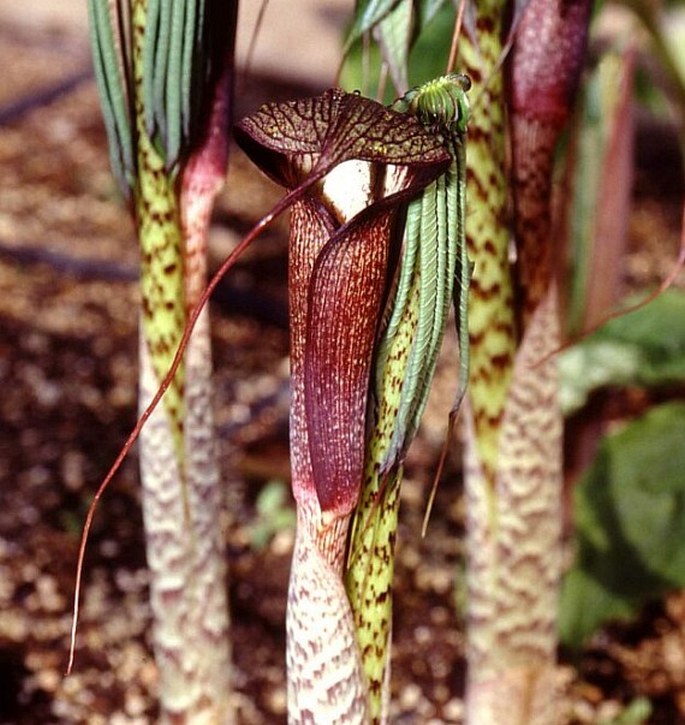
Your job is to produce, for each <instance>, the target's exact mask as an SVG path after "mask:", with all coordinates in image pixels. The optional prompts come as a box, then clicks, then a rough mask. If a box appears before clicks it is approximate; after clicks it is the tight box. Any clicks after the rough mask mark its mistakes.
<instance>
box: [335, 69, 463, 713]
mask: <svg viewBox="0 0 685 725" xmlns="http://www.w3.org/2000/svg"><path fill="white" fill-rule="evenodd" d="M469 87H470V81H469V79H468V78H467V77H466V76H462V75H457V74H451V75H448V76H444V77H443V78H440V79H438V80H436V81H431V82H430V83H427V84H425V85H424V86H421V87H420V88H418V89H414V90H412V91H409V93H407V94H406V95H405V96H404V97H403V98H402V99H400V100H399V101H398V102H397V103H396V104H395V108H396V110H401V111H406V112H410V113H414V114H415V115H416V116H417V117H418V118H419V120H420V121H421V122H422V123H423V124H424V125H425V126H427V127H428V128H429V129H430V130H431V131H433V132H434V133H435V134H438V135H439V136H440V137H441V139H442V141H443V144H444V146H445V148H446V149H447V150H448V151H449V153H450V156H451V159H452V162H451V165H450V167H449V169H448V170H447V172H446V173H445V174H444V175H443V176H441V177H440V178H438V180H436V181H435V182H433V183H432V184H431V185H430V186H428V187H426V189H425V190H424V192H423V194H422V196H421V197H419V198H417V199H415V200H413V201H412V202H410V204H409V207H408V211H407V221H406V225H405V232H404V249H403V254H402V259H401V263H400V270H399V274H398V280H397V287H396V291H395V295H394V300H393V306H392V312H391V313H390V317H389V320H388V323H387V326H386V328H385V331H384V333H383V336H382V338H381V341H380V344H379V348H378V352H377V357H376V379H375V397H376V402H377V406H376V410H375V411H374V426H373V428H372V431H371V437H370V440H369V442H368V445H367V451H366V461H365V471H364V482H363V489H362V495H361V500H360V503H359V505H358V508H357V513H356V516H355V521H354V528H353V532H352V539H351V545H350V554H349V560H348V564H347V572H346V588H347V592H348V596H349V599H350V603H351V606H352V610H353V613H354V617H355V625H356V628H357V640H358V643H359V650H360V652H361V657H362V663H363V666H364V670H365V673H366V676H367V679H368V682H369V699H370V703H369V704H370V715H371V718H372V722H380V721H381V720H382V719H383V714H384V713H385V712H386V709H387V702H388V697H389V694H388V690H387V686H388V681H387V661H388V650H389V645H390V636H391V622H392V597H391V586H392V576H393V568H394V566H393V561H394V544H395V532H396V528H397V513H398V509H399V498H400V497H399V483H400V480H401V477H402V460H403V458H404V455H405V453H406V450H407V448H408V446H409V444H410V443H411V441H412V439H413V437H414V435H415V433H416V430H417V428H418V424H419V421H420V418H421V414H422V413H423V409H424V407H425V404H426V400H427V397H428V391H429V387H430V381H431V379H432V376H433V373H434V371H435V365H436V361H437V356H438V351H439V348H440V345H441V342H442V337H443V333H444V330H445V324H446V321H447V316H448V313H449V305H450V302H451V301H452V300H454V304H455V306H456V310H457V328H458V332H459V339H460V358H461V360H460V366H461V370H460V375H459V394H458V397H457V400H456V402H455V407H454V409H453V414H452V415H451V419H453V417H454V412H455V411H456V409H457V408H458V406H459V403H460V402H461V399H462V397H463V394H464V391H465V388H466V382H467V379H468V351H469V348H468V331H467V293H468V287H469V281H470V272H471V267H470V264H469V262H468V259H467V256H466V240H465V229H464V213H465V188H464V187H465V161H466V159H465V134H466V124H467V122H468V113H469V106H468V101H467V98H466V91H467V90H468V89H469ZM455 280H458V281H457V284H456V285H455Z"/></svg>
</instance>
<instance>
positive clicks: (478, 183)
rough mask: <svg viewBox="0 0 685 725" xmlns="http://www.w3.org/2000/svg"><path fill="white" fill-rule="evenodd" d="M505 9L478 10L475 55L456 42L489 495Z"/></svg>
mask: <svg viewBox="0 0 685 725" xmlns="http://www.w3.org/2000/svg"><path fill="white" fill-rule="evenodd" d="M505 9H506V3H503V2H501V0H489V1H488V2H481V3H478V11H477V12H478V15H477V26H476V30H477V38H478V43H479V47H478V48H475V47H474V46H473V45H472V44H471V42H470V41H469V40H468V39H467V37H466V36H464V37H463V38H462V40H461V43H460V48H459V50H460V60H461V63H462V66H461V67H462V69H463V71H464V72H465V73H467V74H468V75H469V76H470V77H471V80H472V81H473V90H472V92H471V95H472V103H473V114H472V117H471V122H470V124H469V154H468V160H467V188H468V194H469V201H468V209H467V215H466V238H467V242H468V249H469V257H470V259H471V261H472V262H473V265H474V270H473V277H472V279H471V289H470V305H469V331H470V338H471V350H470V353H471V373H470V377H469V400H470V403H471V411H472V415H473V420H474V428H475V433H476V437H477V441H478V443H477V447H478V454H479V458H480V460H481V463H482V466H483V470H484V473H485V477H486V482H487V486H488V489H489V493H488V495H491V494H492V487H493V485H494V477H495V472H496V470H497V460H498V453H497V448H498V440H499V427H500V421H501V418H502V414H503V410H504V402H505V398H506V394H507V390H508V387H509V382H510V380H511V371H512V366H513V361H514V354H515V352H516V330H515V317H514V306H513V305H514V296H513V285H512V278H511V270H510V265H509V241H510V231H509V227H508V224H507V205H508V197H507V191H508V179H507V175H506V166H505V162H506V139H505V125H504V124H505V120H504V91H503V81H502V73H501V71H500V70H499V69H497V63H498V62H499V60H500V55H501V52H502V43H501V40H500V38H501V34H502V18H503V16H504V14H505Z"/></svg>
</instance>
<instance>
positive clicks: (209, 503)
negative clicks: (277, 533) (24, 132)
mask: <svg viewBox="0 0 685 725" xmlns="http://www.w3.org/2000/svg"><path fill="white" fill-rule="evenodd" d="M237 5H238V3H237V0H229V1H228V2H221V1H220V0H194V1H189V2H185V1H180V0H179V1H174V2H162V1H161V0H117V1H116V2H112V1H108V0H89V3H88V7H89V15H90V28H91V39H92V48H93V59H94V67H95V74H96V79H97V84H98V90H99V92H100V97H101V101H102V108H103V112H104V118H105V123H106V127H107V132H108V137H109V145H110V156H111V160H112V166H113V168H114V171H115V174H116V177H117V179H118V181H119V184H120V187H121V191H122V193H123V195H124V197H125V198H126V200H127V202H128V203H129V205H130V208H131V212H132V214H133V217H134V220H135V225H136V229H137V232H138V238H139V242H140V251H141V255H140V256H141V273H140V286H141V296H142V308H141V311H140V313H139V314H140V407H141V410H144V408H145V407H146V406H147V403H148V402H149V400H150V398H151V397H152V396H153V395H154V393H155V391H156V390H157V388H158V386H159V384H160V382H161V380H162V378H163V377H164V375H165V374H166V372H167V370H168V368H169V366H170V363H171V360H172V358H173V356H174V353H175V352H176V349H177V347H178V344H179V341H180V338H181V336H182V333H183V329H184V326H185V324H186V320H187V319H188V317H189V315H190V314H191V313H192V312H193V311H194V309H195V307H196V305H197V303H198V298H199V295H200V293H201V291H202V289H203V288H204V286H205V269H206V259H205V257H206V248H207V229H208V224H209V216H210V212H211V208H212V204H213V200H214V196H215V194H216V193H217V191H218V190H219V188H220V187H221V186H222V184H223V179H224V174H225V169H226V160H227V148H228V129H229V116H230V103H231V84H232V72H233V44H234V37H235V26H236V14H237ZM132 314H136V312H135V311H133V310H132ZM210 375H211V350H210V339H209V327H208V318H207V314H206V312H205V313H204V314H203V315H202V316H201V317H200V319H199V320H198V322H197V324H196V326H195V331H194V334H193V336H192V338H191V339H190V341H189V344H188V350H187V354H186V356H185V360H184V364H183V366H182V367H181V369H180V370H179V371H178V372H177V374H176V375H175V376H174V378H173V380H172V381H171V382H170V384H169V386H168V390H167V391H166V394H165V396H164V399H163V404H162V405H161V406H160V407H159V408H158V409H157V410H156V411H155V413H154V414H153V415H152V416H151V417H150V419H149V420H148V422H147V426H146V427H145V429H144V430H143V433H142V435H141V441H140V460H141V478H142V492H143V495H142V499H143V514H144V522H145V537H146V546H147V560H148V566H149V568H150V572H151V580H150V597H151V605H152V612H153V620H154V635H153V643H154V645H153V647H154V652H155V658H156V661H157V665H158V669H159V676H160V683H159V693H160V706H161V713H162V720H163V721H166V722H172V721H173V722H217V723H218V722H228V721H231V719H232V715H231V712H230V707H229V702H230V697H229V695H230V648H229V639H228V606H227V582H226V567H225V561H224V553H223V550H224V546H223V540H222V539H223V537H222V530H221V526H220V519H219V516H220V512H221V501H222V495H221V491H220V480H219V471H218V466H217V460H216V454H215V443H214V430H213V418H212V405H211V401H212V394H211V380H210Z"/></svg>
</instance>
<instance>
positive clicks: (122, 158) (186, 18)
mask: <svg viewBox="0 0 685 725" xmlns="http://www.w3.org/2000/svg"><path fill="white" fill-rule="evenodd" d="M206 2H207V0H168V2H162V0H148V2H147V6H146V10H145V13H146V15H145V34H144V39H143V61H142V62H143V72H142V84H143V109H142V112H143V113H144V117H145V128H146V130H147V133H148V135H149V136H150V138H152V139H154V140H155V145H156V146H158V148H159V149H160V153H161V154H162V156H163V157H164V161H165V166H166V169H167V170H168V171H171V170H172V169H174V167H175V166H176V164H177V163H178V161H179V158H180V157H181V156H182V155H184V153H185V152H187V149H188V145H189V143H190V142H191V141H192V137H193V135H194V132H195V131H196V129H195V127H194V126H195V125H196V124H195V122H196V121H197V120H198V118H199V116H201V113H200V112H199V110H198V109H199V108H200V107H201V106H202V103H203V101H204V100H205V99H204V98H203V97H202V93H203V88H204V85H205V83H206V82H207V80H208V76H209V74H210V72H212V71H213V70H216V65H215V64H216V63H217V62H218V61H219V58H218V57H217V58H214V57H213V54H214V55H216V53H215V51H216V50H217V49H216V48H214V47H211V41H210V36H212V34H213V33H216V30H215V29H214V28H213V27H209V26H208V19H207V12H206V7H205V5H206ZM88 10H89V15H90V29H91V45H92V48H93V60H94V67H95V77H96V80H97V84H98V90H99V93H100V98H101V105H102V110H103V116H104V119H105V125H106V127H107V136H108V139H109V147H110V159H111V163H112V167H113V169H114V173H115V175H116V177H117V180H118V181H119V184H120V186H121V188H122V191H123V192H124V193H125V194H126V195H128V194H129V191H130V188H131V187H132V186H133V184H134V183H135V177H136V173H137V170H136V163H135V150H134V146H135V138H134V134H133V132H132V128H131V118H132V117H133V115H134V113H135V111H134V109H133V108H132V106H131V104H132V98H133V95H134V94H133V88H132V83H133V78H132V68H131V48H130V44H131V38H130V35H128V34H127V33H126V32H125V27H124V26H125V24H126V18H128V16H129V15H130V13H131V1H130V0H112V1H110V0H88ZM214 22H217V21H216V20H215V21H214ZM201 49H205V50H204V51H202V50H201Z"/></svg>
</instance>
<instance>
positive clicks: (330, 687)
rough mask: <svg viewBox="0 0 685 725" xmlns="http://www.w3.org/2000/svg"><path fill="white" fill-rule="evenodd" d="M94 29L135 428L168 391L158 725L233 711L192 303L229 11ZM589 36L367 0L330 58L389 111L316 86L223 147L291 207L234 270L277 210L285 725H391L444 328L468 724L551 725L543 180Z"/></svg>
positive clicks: (531, 2)
mask: <svg viewBox="0 0 685 725" xmlns="http://www.w3.org/2000/svg"><path fill="white" fill-rule="evenodd" d="M109 8H113V9H114V12H113V13H112V12H110V11H109ZM450 10H451V13H452V14H451V25H452V26H453V28H454V32H453V43H452V52H451V53H450V57H449V58H445V59H444V64H443V68H444V74H442V75H439V76H436V77H429V78H419V79H415V78H414V79H413V80H418V81H420V82H419V85H418V86H417V87H415V88H412V89H408V84H409V81H410V79H412V76H413V73H412V68H411V63H410V58H411V52H412V48H413V47H414V43H415V41H416V40H417V39H419V40H420V36H421V32H422V31H423V29H425V28H426V27H427V26H428V25H429V24H430V22H431V21H432V20H434V19H435V18H436V17H438V15H440V16H441V17H444V16H445V13H446V11H450ZM91 11H92V21H93V29H94V40H95V43H94V48H95V54H96V67H97V70H98V80H99V84H100V88H101V93H102V95H103V99H104V106H105V112H106V113H105V116H106V120H107V123H108V129H109V131H110V139H111V148H112V157H113V162H114V166H115V169H116V170H117V172H118V176H119V178H120V180H121V182H122V188H123V190H124V193H125V194H126V195H127V196H128V197H129V199H130V200H131V203H132V206H133V209H134V215H135V218H136V222H137V224H138V228H139V233H140V238H141V247H142V261H143V275H142V289H143V313H142V334H141V364H142V382H141V393H142V395H141V405H142V406H145V405H146V404H147V401H149V400H150V399H151V397H152V394H153V392H154V391H155V390H156V389H157V386H158V385H160V384H161V385H162V387H161V388H160V389H159V391H160V392H158V393H156V394H155V397H154V401H157V400H159V399H160V398H161V391H166V393H165V395H164V397H163V398H161V399H162V405H161V406H159V409H158V410H157V411H156V412H154V413H152V414H151V410H152V409H151V408H146V409H145V414H144V418H143V420H144V421H147V428H146V429H143V430H144V433H143V446H142V460H143V466H144V469H145V470H144V472H143V479H144V491H145V493H144V503H145V517H146V527H147V530H148V534H147V535H148V538H149V541H150V544H149V548H148V556H149V561H150V566H151V569H152V570H153V574H154V576H155V580H154V581H153V585H152V595H153V607H154V608H155V613H156V614H157V616H158V623H157V637H156V651H157V656H158V659H159V665H160V672H161V676H162V703H163V708H164V710H165V712H166V713H167V714H168V716H169V717H174V716H175V715H176V713H183V712H184V708H187V710H185V712H188V711H190V710H192V711H193V712H194V713H196V712H201V711H202V709H203V707H204V705H205V703H206V702H210V701H211V697H212V696H213V695H212V693H215V692H227V687H226V679H225V678H226V676H227V673H228V644H227V639H226V627H227V620H226V619H225V618H224V619H221V617H220V616H219V613H220V612H225V606H224V605H225V593H224V589H223V565H222V564H221V558H220V556H215V555H216V554H217V552H218V550H219V543H218V542H219V538H218V527H217V524H216V521H215V520H214V519H212V518H211V517H212V516H213V515H215V514H216V512H217V511H218V508H219V507H218V505H217V504H216V502H217V500H218V499H217V498H216V496H217V495H218V494H217V493H216V485H215V482H216V475H217V474H216V469H215V466H214V464H213V463H208V461H211V460H212V457H211V421H210V417H209V413H208V411H209V409H210V405H209V402H210V401H209V394H208V382H207V377H206V376H207V375H208V365H207V359H208V342H207V338H206V335H207V327H206V324H207V323H206V317H205V315H204V313H202V314H200V312H199V309H200V306H201V305H202V304H204V303H205V302H206V299H207V297H208V295H209V293H210V292H211V290H212V289H213V288H214V286H215V285H216V280H217V279H218V277H217V278H215V279H214V280H213V281H212V283H211V284H210V286H209V288H208V289H207V290H206V291H205V292H204V293H203V294H202V295H200V294H199V290H200V288H201V286H202V284H201V281H200V280H201V275H202V272H203V271H204V267H203V265H202V262H201V261H199V260H202V258H203V256H202V252H203V249H204V247H203V245H204V241H203V239H204V236H203V229H204V226H203V225H204V224H206V218H207V214H208V209H209V205H210V204H211V199H212V194H213V191H214V190H215V184H217V183H218V180H219V178H220V177H221V173H222V169H223V162H224V160H225V133H224V131H225V126H222V125H221V124H222V118H225V115H222V114H225V113H226V107H225V104H226V102H227V95H226V94H227V90H226V86H225V85H224V81H225V74H226V73H228V72H230V57H231V56H230V48H231V45H232V31H233V30H234V28H235V5H221V4H220V3H219V2H218V0H217V2H216V4H211V3H209V2H207V3H206V4H205V3H202V2H197V3H194V2H185V3H184V2H173V3H168V4H164V3H161V2H153V1H152V0H151V1H150V2H149V3H145V2H142V1H141V2H132V3H131V4H130V5H129V4H127V3H123V2H122V3H117V4H115V5H111V4H110V5H107V4H106V3H103V2H98V1H97V0H91ZM222 13H223V15H222ZM589 13H590V3H589V2H588V0H574V1H573V2H564V1H563V0H527V1H526V0H523V1H522V2H518V3H514V7H513V8H510V7H509V3H506V2H503V0H487V1H486V2H481V3H477V4H476V3H473V2H467V1H464V2H462V3H461V4H460V5H459V8H458V11H457V12H454V9H453V8H452V6H451V4H450V3H447V1H446V0H432V1H431V2H418V3H417V2H412V1H411V0H400V1H399V2H376V1H374V0H367V1H363V0H362V1H360V2H357V4H356V10H355V17H354V20H353V24H352V29H351V31H350V36H349V39H348V43H347V44H346V48H347V49H349V48H350V47H352V46H353V45H354V43H355V42H356V41H357V40H358V39H359V38H360V37H362V36H363V35H365V34H369V33H370V34H371V35H372V37H373V39H374V40H375V41H376V43H377V45H378V48H379V53H380V56H381V58H382V59H383V63H384V64H385V68H386V69H387V70H388V75H389V77H390V78H391V80H392V84H393V85H394V88H395V93H394V94H391V95H393V96H394V97H396V98H397V100H396V101H395V103H394V104H393V106H392V107H391V108H388V107H386V106H383V105H381V104H380V103H377V102H374V101H371V100H370V99H368V98H364V97H363V96H362V95H361V94H360V93H345V92H344V91H342V90H340V89H332V90H329V91H327V92H325V93H324V94H322V95H320V96H318V97H315V98H309V99H304V100H301V101H293V102H290V103H271V104H266V105H265V106H263V107H262V108H261V109H260V110H259V111H257V112H256V113H255V114H253V115H252V116H250V117H248V118H246V119H244V120H243V121H241V122H240V123H239V124H238V125H237V126H236V139H237V141H238V143H239V144H240V145H241V146H242V147H243V149H244V150H245V151H246V152H247V154H248V155H249V156H250V157H251V158H252V159H253V160H254V161H255V163H257V165H258V166H259V167H260V168H261V169H262V170H263V171H264V172H265V173H266V174H267V175H268V176H269V177H271V178H272V179H273V180H275V181H276V182H277V183H279V184H280V185H282V186H283V187H285V188H286V190H287V194H286V196H285V197H284V199H283V200H282V201H281V202H280V203H279V204H278V205H277V206H276V207H275V208H274V209H273V210H272V211H271V212H269V213H268V214H267V215H266V216H265V217H264V218H263V219H262V221H261V222H259V224H258V225H257V227H255V229H254V230H253V232H252V233H251V234H250V235H248V237H247V238H246V239H245V240H244V241H243V243H241V245H239V247H238V248H237V250H236V252H235V254H237V253H239V252H240V251H241V250H242V249H244V248H245V246H246V245H247V244H249V243H250V242H251V240H252V239H254V237H255V236H256V234H257V233H258V231H259V230H261V229H263V228H264V227H265V226H266V225H267V224H268V223H270V221H271V220H272V219H273V218H274V216H275V215H276V213H278V212H280V211H283V210H284V209H285V208H287V207H291V225H290V238H289V260H288V283H289V303H290V309H289V315H290V343H291V375H292V408H291V416H290V438H291V461H292V474H293V493H294V497H295V500H296V504H297V533H296V540H295V550H294V555H293V565H292V571H291V578H290V585H289V592H288V611H287V655H286V659H287V666H288V710H289V719H290V721H291V722H298V723H299V722H321V723H363V722H368V721H372V722H386V721H387V719H388V710H389V708H388V702H389V678H390V668H389V647H390V641H391V629H392V627H391V622H392V599H391V581H392V574H393V556H394V543H395V537H396V527H397V512H398V505H399V486H400V483H401V478H402V466H403V461H404V457H405V454H406V452H407V448H408V446H409V444H410V443H411V440H412V439H413V437H414V435H415V433H416V431H417V429H418V426H419V422H420V418H421V414H422V412H423V409H424V406H425V403H426V396H427V393H428V389H429V385H430V380H431V377H432V375H433V372H434V370H435V365H436V359H437V355H438V351H439V348H440V344H441V341H442V336H443V332H444V329H445V324H446V322H447V319H448V315H449V308H450V304H451V303H453V306H454V308H455V320H456V324H457V332H458V335H459V342H460V358H461V359H460V362H459V366H456V365H455V396H456V402H455V406H454V409H453V416H454V414H455V413H456V411H457V409H458V407H459V404H460V403H461V401H462V398H464V396H465V393H466V390H467V386H468V394H467V395H466V397H465V405H464V408H465V414H464V416H463V430H464V438H465V449H466V455H465V490H466V498H467V502H468V515H467V521H468V536H467V539H468V541H467V549H468V555H469V562H468V567H469V568H468V577H467V578H468V609H467V627H468V630H467V661H468V666H469V674H468V684H467V693H466V719H467V721H468V722H469V723H500V722H506V723H521V724H523V723H525V724H526V725H528V724H529V723H553V722H555V721H556V713H555V705H556V702H555V675H554V672H555V670H554V665H555V650H556V614H557V604H556V602H557V596H558V585H559V579H560V574H561V555H560V531H561V516H560V509H561V427H562V426H561V414H560V410H559V406H558V402H557V396H558V383H557V375H556V364H555V361H554V357H553V355H552V353H554V351H555V350H556V349H557V348H558V347H559V345H560V333H559V325H558V310H557V291H556V290H557V285H556V281H555V254H557V253H558V248H557V247H555V239H554V227H553V224H552V206H551V188H552V185H551V178H552V169H553V159H554V154H555V149H556V145H557V141H558V138H559V135H560V133H561V131H562V130H563V128H564V125H565V123H566V121H567V119H568V116H569V114H570V111H571V105H572V100H573V96H574V93H575V89H576V85H577V80H578V74H579V70H580V67H581V64H582V60H583V56H584V50H585V42H586V31H587V25H588V20H589ZM457 71H458V72H457ZM375 85H376V86H377V87H378V88H379V89H381V86H382V83H380V82H379V83H376V84H375ZM467 93H468V95H467ZM379 95H383V94H382V92H379ZM467 138H468V141H467ZM467 145H468V152H467ZM509 149H510V152H511V153H508V151H509ZM207 169H209V170H210V172H211V173H209V174H208V176H205V175H204V173H205V172H206V171H207ZM207 178H209V179H210V181H209V182H208V183H207V185H203V181H205V180H206V179H207ZM467 189H468V200H467V194H466V190H467ZM191 202H192V203H191ZM195 204H197V205H198V206H195ZM196 234H197V236H194V235H196ZM512 234H513V236H514V241H515V249H516V253H515V259H514V258H513V257H512V245H511V237H512ZM234 258H235V255H232V257H231V259H229V260H227V262H226V263H225V265H224V267H223V268H222V270H221V272H220V273H221V274H223V272H224V271H225V270H226V269H227V268H228V266H230V264H231V263H232V261H233V259H234ZM198 270H199V271H198ZM187 319H189V320H190V323H189V325H187V324H186V322H185V321H186V320H187ZM193 325H195V326H196V329H195V332H193V334H192V335H191V334H190V330H191V329H192V326H193ZM198 333H199V341H198V338H197V336H198ZM186 344H187V346H188V350H187V353H186V355H185V358H183V356H182V355H183V347H184V346H185V345H186ZM203 374H205V377H202V375H203ZM155 404H156V403H155ZM195 426H198V427H195ZM140 427H141V426H139V427H138V429H137V430H139V429H140ZM205 444H206V445H207V446H209V447H208V448H205V447H203V446H204V445H205ZM148 466H149V468H148ZM170 511H173V516H172V517H171V518H167V514H169V512H170ZM170 522H173V523H170ZM198 582H199V583H198ZM217 582H221V586H218V585H217ZM215 585H216V586H215ZM163 610H166V611H164V612H163ZM162 613H164V614H165V616H167V617H168V619H166V620H165V619H162V618H161V614H162ZM181 635H184V636H187V637H188V639H187V640H186V639H184V638H183V637H182V636H181ZM202 643H206V644H207V647H205V646H204V645H203V644H202ZM220 663H223V664H224V665H225V666H223V667H222V666H221V664H220ZM217 665H219V666H217ZM167 667H168V669H165V668H167ZM197 673H201V674H200V676H199V677H196V675H197ZM212 673H213V674H212ZM214 675H216V679H212V678H213V677H214ZM210 681H211V683H212V684H211V686H208V687H206V688H205V684H206V683H208V682H210ZM179 717H183V715H182V714H180V715H179ZM220 717H228V716H227V715H226V716H224V715H223V714H222V715H220Z"/></svg>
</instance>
